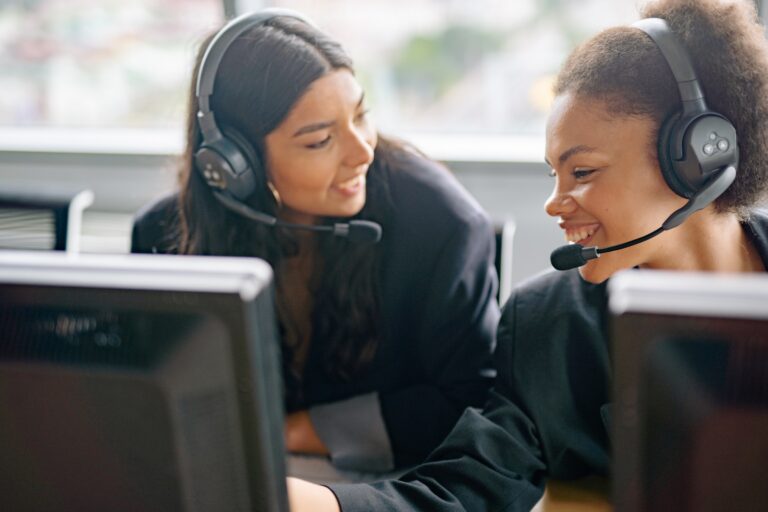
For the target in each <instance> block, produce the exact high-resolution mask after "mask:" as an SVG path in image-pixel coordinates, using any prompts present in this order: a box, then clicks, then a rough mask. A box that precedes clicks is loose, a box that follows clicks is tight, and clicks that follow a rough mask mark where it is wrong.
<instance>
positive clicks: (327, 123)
mask: <svg viewBox="0 0 768 512" xmlns="http://www.w3.org/2000/svg"><path fill="white" fill-rule="evenodd" d="M375 147H376V130H375V129H374V127H373V124H372V123H371V122H370V120H369V119H368V116H367V114H366V109H365V105H364V103H363V91H362V89H361V87H360V85H359V84H358V83H357V81H356V80H355V77H354V76H353V75H352V73H351V72H350V71H348V70H346V69H339V70H335V71H332V72H330V73H328V74H326V75H323V76H322V77H320V78H318V79H317V80H315V81H314V82H313V83H312V85H310V87H309V89H307V91H306V92H305V93H304V94H303V95H302V96H301V97H300V98H299V100H298V101H297V102H296V104H295V105H294V106H293V108H292V109H291V111H290V112H289V113H288V115H287V116H286V118H285V119H284V120H283V121H282V122H281V123H280V124H279V125H278V126H277V128H275V129H274V130H273V131H272V132H270V133H269V134H268V135H267V136H266V138H265V148H266V156H267V158H266V161H267V169H268V177H269V179H270V181H271V182H272V184H273V185H274V187H275V189H277V192H278V193H279V194H280V199H281V201H282V203H283V207H282V209H281V210H280V212H279V215H280V217H281V218H283V219H285V220H287V221H289V222H298V223H316V222H317V220H318V219H319V218H320V217H350V216H352V215H355V214H356V213H358V212H359V211H360V210H361V209H362V208H363V206H364V205H365V198H366V191H365V184H366V179H365V177H366V173H367V172H368V167H369V166H370V164H371V162H372V161H373V150H374V149H375Z"/></svg>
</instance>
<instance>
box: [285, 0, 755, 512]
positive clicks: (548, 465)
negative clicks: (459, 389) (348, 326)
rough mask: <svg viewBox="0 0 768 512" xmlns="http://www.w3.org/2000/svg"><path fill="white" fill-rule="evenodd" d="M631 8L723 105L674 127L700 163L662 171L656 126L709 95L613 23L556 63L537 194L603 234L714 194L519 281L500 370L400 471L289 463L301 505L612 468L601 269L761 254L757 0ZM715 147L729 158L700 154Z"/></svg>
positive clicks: (375, 506)
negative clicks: (316, 471) (674, 46)
mask: <svg viewBox="0 0 768 512" xmlns="http://www.w3.org/2000/svg"><path fill="white" fill-rule="evenodd" d="M641 14H642V16H643V17H644V18H655V20H653V21H651V24H653V25H656V26H658V25H659V23H661V24H664V23H666V26H667V27H668V28H666V29H665V30H666V31H668V32H669V33H671V34H672V36H673V37H675V38H676V39H677V41H679V44H680V45H681V46H682V47H683V48H685V49H687V52H688V54H689V55H690V60H691V61H692V65H693V68H694V69H695V71H696V75H697V76H698V80H699V83H700V86H701V91H702V92H703V96H704V97H705V98H706V103H707V105H708V107H709V109H711V111H714V112H717V113H719V114H718V115H712V116H713V118H714V119H715V122H716V124H717V128H716V129H712V130H705V133H704V138H703V139H702V140H699V139H697V138H696V137H697V136H696V137H693V138H691V140H688V139H685V138H684V140H683V143H685V144H687V146H686V151H687V152H688V154H684V155H683V157H686V156H691V152H697V155H696V158H697V159H698V158H700V159H701V162H703V163H702V165H701V167H702V169H701V175H700V176H698V177H696V176H690V175H689V174H687V173H688V171H686V170H685V169H682V171H681V172H680V175H679V176H677V178H678V181H677V182H676V181H674V180H673V179H671V178H670V177H669V176H667V175H668V174H669V172H668V171H664V172H662V169H663V168H668V167H669V165H670V161H669V160H671V159H670V157H669V155H668V153H672V154H673V155H674V156H678V155H677V153H676V152H675V150H674V148H672V150H670V147H668V146H667V145H666V141H667V140H668V139H669V138H670V137H672V136H670V135H669V132H670V130H668V129H667V127H669V126H672V127H673V128H674V127H675V126H679V125H680V123H682V124H684V125H685V126H689V125H690V126H693V124H694V123H695V122H696V119H698V117H696V116H698V115H699V114H700V113H701V112H702V111H703V110H702V108H701V107H702V106H703V101H700V100H701V98H700V97H699V96H700V95H699V94H698V92H697V90H696V89H695V88H694V87H693V86H690V87H689V85H686V84H685V83H684V84H682V85H679V83H678V82H679V81H678V80H676V79H675V76H674V75H673V72H672V70H671V68H670V64H669V63H668V59H667V58H665V57H664V55H662V53H661V47H660V46H659V45H658V44H657V43H656V42H655V39H652V38H651V36H650V34H649V33H648V32H647V30H648V29H647V28H644V29H642V30H641V29H639V28H637V27H634V26H629V27H618V28H611V29H608V30H605V31H603V32H601V33H599V34H598V35H596V36H595V37H593V38H592V39H590V40H588V41H587V42H585V43H584V44H583V45H581V46H580V47H579V48H577V49H576V50H575V51H574V52H573V53H572V54H571V55H570V57H569V58H568V59H567V61H566V63H565V65H564V66H563V68H562V70H561V72H560V74H559V76H558V79H557V81H556V85H555V93H556V100H555V102H554V106H553V109H552V112H551V115H550V117H549V120H548V124H547V132H546V139H547V144H546V158H547V161H548V162H549V164H550V166H551V167H552V176H553V177H554V180H555V184H554V190H553V192H552V194H551V196H550V197H549V199H548V200H547V202H546V205H545V209H546V211H547V213H548V214H549V215H551V216H552V217H554V218H555V219H556V220H557V222H558V223H559V225H560V226H561V227H562V228H563V230H564V234H565V238H566V239H567V240H568V241H569V242H573V243H575V244H579V245H589V246H597V247H608V246H612V245H619V244H623V243H624V242H627V241H629V240H633V239H637V238H642V237H644V235H646V234H649V233H654V232H655V231H656V229H657V228H658V226H660V225H662V224H663V223H665V221H667V219H669V218H670V217H671V216H672V217H674V216H678V217H677V220H681V217H680V216H679V215H678V213H675V212H680V211H685V212H686V213H690V212H688V210H687V208H688V206H687V205H688V203H689V201H693V202H696V201H697V200H699V199H701V198H702V197H704V196H706V195H707V194H710V196H711V197H709V199H712V197H714V196H717V197H716V199H714V202H711V201H710V202H709V204H707V205H706V206H704V207H703V208H702V209H699V210H698V211H696V212H695V213H691V214H690V215H688V216H687V218H686V219H685V220H684V221H683V222H682V223H679V225H677V226H673V224H675V223H674V222H670V223H669V225H668V226H667V227H669V228H670V229H667V230H663V231H662V232H660V233H659V234H658V235H657V236H654V237H652V238H648V239H647V240H645V241H644V242H642V243H638V244H636V245H633V246H631V247H627V248H626V249H623V250H617V251H614V252H606V253H605V254H604V255H602V256H601V257H600V258H597V259H587V258H584V259H583V260H581V261H578V262H577V264H581V267H580V268H578V269H575V268H574V269H572V270H567V271H565V272H551V273H547V274H544V275H542V276H538V277H535V278H533V279H531V280H529V281H527V282H525V283H523V284H521V285H520V286H518V287H517V289H516V290H515V291H514V292H513V294H512V296H511V297H510V300H509V301H508V302H507V304H506V305H505V306H504V308H503V311H502V318H501V321H500V323H499V331H498V348H497V358H496V364H497V369H498V377H497V381H496V385H495V389H494V391H493V392H492V394H491V395H492V396H491V399H490V400H489V402H488V404H487V405H486V407H485V410H484V411H483V412H482V413H480V412H478V411H475V410H468V411H467V412H465V414H464V415H463V416H462V418H461V419H460V420H459V422H458V424H457V426H456V427H455V428H454V430H453V431H452V432H451V434H450V435H449V436H448V438H447V439H446V440H445V441H444V442H443V444H442V445H441V446H440V447H439V448H438V449H437V450H435V451H434V452H433V453H432V454H431V455H430V457H429V459H428V460H427V462H425V463H424V464H422V465H420V466H418V467H417V468H415V469H414V470H413V471H411V472H409V473H407V474H406V475H404V476H403V477H402V478H401V479H400V480H397V481H387V482H379V483H375V484H371V485H332V486H330V488H326V487H321V486H315V485H313V484H307V483H305V482H302V481H297V480H291V481H290V482H289V489H290V497H291V500H292V503H293V505H294V510H313V511H321V510H338V509H339V506H340V508H341V510H344V511H345V512H351V511H356V510H361V511H362V510H403V511H405V510H408V511H412V510H430V511H434V510H455V511H458V510H469V511H479V510H499V511H500V510H504V511H506V512H509V511H518V510H520V511H522V510H530V509H531V507H532V506H533V505H534V504H535V503H536V501H537V500H538V499H539V498H540V497H541V494H542V490H543V487H544V484H545V482H546V480H547V479H548V478H556V479H561V480H569V479H576V478H580V477H583V476H586V475H590V474H598V475H608V472H609V463H610V450H609V445H610V443H609V433H610V432H609V427H608V423H609V421H608V419H609V417H610V414H609V411H610V408H609V407H608V404H609V401H610V397H609V382H610V381H611V375H612V371H613V370H612V365H611V358H610V353H609V341H608V333H607V320H608V313H607V304H606V282H607V280H608V279H609V278H610V277H611V276H612V275H613V274H614V273H616V272H617V271H619V270H622V269H628V268H633V267H640V268H650V269H667V270H676V271H709V272H765V271H766V268H768V215H766V213H765V212H760V211H759V210H757V209H756V205H758V204H759V202H760V200H761V199H762V198H763V197H764V193H765V191H766V181H767V180H768V160H767V159H768V43H767V42H766V39H765V35H764V31H763V27H762V26H761V25H760V24H759V23H758V19H757V15H756V12H755V8H754V5H753V3H752V2H749V1H746V0H743V1H725V0H657V1H651V2H648V3H646V4H645V6H644V7H643V8H642V10H641ZM660 20H663V21H660ZM649 21H650V20H645V24H646V25H647V23H648V22H649ZM643 26H645V25H643ZM669 33H667V34H666V35H667V36H669ZM673 58H674V57H673ZM676 71H679V70H676ZM681 91H682V92H681ZM682 96H684V97H682ZM683 100H686V101H689V100H690V101H692V102H694V103H693V104H691V105H693V106H682V105H681V102H682V101H683ZM697 102H698V103H697ZM696 105H698V106H696ZM711 111H710V112H711ZM681 112H682V114H681ZM691 112H698V114H696V116H693V117H695V119H694V118H693V117H691V116H689V115H688V114H689V113H691ZM670 123H671V124H670ZM675 123H677V125H676V124H675ZM730 123H732V125H733V127H734V128H730V127H729V126H730ZM685 126H683V128H685ZM705 127H706V125H705ZM683 131H685V130H683ZM672 132H674V130H672ZM713 134H714V135H713ZM735 137H738V143H737V144H738V147H737V148H736V147H735V144H736V140H735ZM672 138H674V137H672ZM721 140H725V141H726V142H725V143H723V142H721ZM691 141H693V142H691ZM707 144H711V145H709V146H708V145H707ZM736 149H737V150H736ZM699 152H700V153H701V154H698V153H699ZM709 157H712V159H713V160H712V161H715V162H720V163H722V165H717V166H714V167H713V168H711V169H710V168H706V169H704V167H707V164H706V162H707V161H708V159H709ZM675 165H680V166H681V167H683V168H685V167H686V165H684V164H681V163H675ZM696 172H699V170H698V169H697V170H696ZM697 180H698V182H697ZM688 181H690V183H688ZM729 184H730V186H728V185H729ZM726 187H727V188H726ZM717 188H719V190H717V191H716V192H713V190H715V189H717ZM723 190H725V191H724V192H723ZM702 191H704V192H702ZM702 194H703V195H702ZM718 194H719V195H718ZM705 202H706V201H705ZM696 206H697V208H698V206H702V205H701V204H698V203H697V205H696ZM697 208H694V209H697ZM573 266H576V265H573Z"/></svg>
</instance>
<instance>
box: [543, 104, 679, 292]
mask: <svg viewBox="0 0 768 512" xmlns="http://www.w3.org/2000/svg"><path fill="white" fill-rule="evenodd" d="M654 128H655V122H654V121H653V120H652V119H651V118H649V117H640V116H616V115H612V114H611V113H610V112H609V111H608V110H607V109H606V107H605V105H604V104H602V103H600V102H599V101H596V100H590V99H586V98H580V97H576V96H573V95H571V94H569V93H566V94H564V95H562V96H559V97H558V98H557V99H556V101H555V103H554V107H553V110H552V113H551V114H550V117H549V120H548V123H547V147H546V159H547V163H548V164H549V165H550V167H551V168H552V171H553V172H552V174H553V176H554V178H555V186H554V190H553V191H552V194H551V195H550V197H549V198H548V199H547V202H546V204H545V209H546V211H547V213H548V214H549V215H551V216H553V217H556V218H557V220H558V224H559V225H560V227H561V228H562V229H563V230H564V233H565V238H566V240H567V241H568V242H574V243H579V244H582V245H584V246H598V247H606V246H609V245H614V244H619V243H623V242H627V241H629V240H632V239H633V238H637V237H640V236H642V235H645V234H646V233H649V232H651V231H653V230H654V229H656V228H658V227H659V226H660V225H661V223H662V222H664V220H665V219H666V218H667V217H668V216H669V215H670V214H671V213H672V212H673V211H675V210H676V209H678V208H680V207H681V206H683V204H685V199H683V198H682V197H680V196H678V195H676V194H675V193H674V192H672V190H671V189H670V188H669V187H668V186H667V184H666V183H665V182H664V178H663V177H662V175H661V171H660V169H659V166H658V162H657V161H656V160H655V158H654V154H653V151H652V150H651V148H652V147H653V144H654V143H655V141H653V140H652V137H653V135H654V133H655V130H654ZM673 233H674V231H668V232H665V233H662V234H661V235H660V236H658V237H656V238H654V239H651V240H649V241H647V242H644V243H642V244H639V245H636V246H634V247H631V248H628V249H625V250H620V251H616V252H611V253H606V254H603V255H601V256H600V257H599V258H597V259H594V260H591V261H590V262H588V263H587V264H586V265H584V266H583V267H580V268H579V272H580V273H581V275H582V276H583V277H584V279H586V280H587V281H590V282H593V283H599V282H602V281H605V280H606V279H608V278H609V277H610V276H611V275H612V274H614V273H615V272H617V271H618V270H621V269H624V268H632V267H634V266H660V267H664V263H661V262H664V261H667V260H666V258H670V257H674V252H673V250H672V249H674V247H673V245H674V243H673V241H674V240H673V236H674V235H673Z"/></svg>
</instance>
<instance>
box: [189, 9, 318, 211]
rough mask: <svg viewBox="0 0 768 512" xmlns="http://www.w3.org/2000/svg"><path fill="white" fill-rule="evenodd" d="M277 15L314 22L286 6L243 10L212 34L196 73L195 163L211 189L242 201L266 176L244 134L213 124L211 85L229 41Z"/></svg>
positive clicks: (255, 152)
mask: <svg viewBox="0 0 768 512" xmlns="http://www.w3.org/2000/svg"><path fill="white" fill-rule="evenodd" d="M278 16H286V17H290V18H295V19H297V20H299V21H301V22H303V23H306V24H308V25H311V26H314V25H313V23H312V22H311V21H309V20H308V19H307V18H305V17H303V16H302V15H300V14H299V13H297V12H295V11H291V10H288V9H275V8H269V9H263V10H260V11H257V12H254V13H248V14H243V15H242V16H239V17H237V18H235V19H233V20H232V21H230V22H229V23H227V24H226V25H225V26H224V27H223V28H222V29H221V30H220V31H219V32H218V33H217V34H216V35H215V36H214V37H213V39H212V40H211V42H210V44H209V45H208V48H207V49H206V50H205V55H203V60H202V62H201V63H200V68H199V71H198V73H197V85H196V87H195V95H196V96H197V105H198V107H197V108H198V110H197V122H198V125H199V126H200V132H201V133H202V138H203V140H202V142H201V144H200V147H199V148H198V149H197V151H196V152H195V156H194V164H195V167H196V168H197V170H198V171H199V172H200V173H201V175H202V177H203V179H204V180H205V182H206V183H207V184H208V186H209V187H211V188H212V189H213V191H214V192H218V193H219V194H221V195H223V196H226V197H228V198H230V199H234V200H236V201H244V200H245V199H246V198H247V197H248V196H250V195H251V194H253V192H254V191H255V190H256V187H257V183H258V180H259V179H263V178H262V177H263V176H265V170H264V166H263V163H262V161H261V158H260V157H259V154H258V152H257V151H256V150H255V149H254V147H253V145H252V144H251V143H249V142H248V140H247V139H246V138H245V137H244V136H243V135H241V134H240V133H238V132H237V131H236V130H232V129H227V130H221V129H220V128H219V125H218V124H216V116H215V115H214V113H213V110H211V106H210V99H211V95H212V94H213V85H214V81H215V79H216V72H217V71H218V69H219V65H220V64H221V60H222V59H223V58H224V54H225V53H226V52H227V49H228V48H229V46H230V45H231V44H232V42H233V41H234V40H235V39H237V37H238V36H240V35H241V34H242V33H244V32H245V31H247V30H249V29H251V28H253V27H256V26H259V25H262V24H264V23H267V22H268V21H269V20H271V19H273V18H276V17H278Z"/></svg>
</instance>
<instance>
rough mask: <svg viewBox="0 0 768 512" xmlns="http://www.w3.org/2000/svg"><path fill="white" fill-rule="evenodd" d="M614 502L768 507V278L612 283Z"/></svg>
mask: <svg viewBox="0 0 768 512" xmlns="http://www.w3.org/2000/svg"><path fill="white" fill-rule="evenodd" d="M609 295H610V299H609V303H610V308H611V312H612V314H613V320H612V331H611V333H612V349H613V361H614V381H613V393H614V406H613V408H612V409H613V412H612V421H611V423H612V430H613V435H612V443H613V453H614V458H613V464H614V467H613V470H614V481H613V490H614V502H615V506H616V509H617V510H622V511H629V512H634V511H651V510H652V511H667V510H670V511H672V510H674V511H677V512H680V511H696V512H714V511H732V510H763V509H764V508H765V507H766V506H768V486H766V485H765V482H766V481H768V275H765V274H741V275H723V274H720V275H715V274H711V273H710V274H698V273H671V272H653V271H628V272H626V273H622V274H619V275H617V276H615V277H614V278H612V279H611V281H610V283H609Z"/></svg>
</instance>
